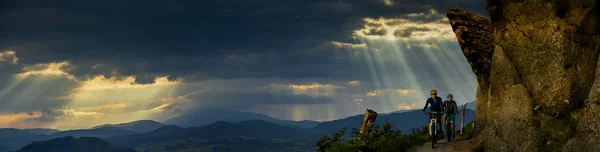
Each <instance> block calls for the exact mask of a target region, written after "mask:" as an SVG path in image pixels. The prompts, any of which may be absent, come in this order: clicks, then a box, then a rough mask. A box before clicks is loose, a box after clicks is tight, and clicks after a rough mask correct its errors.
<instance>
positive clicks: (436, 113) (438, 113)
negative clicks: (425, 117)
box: [426, 111, 443, 115]
mask: <svg viewBox="0 0 600 152" xmlns="http://www.w3.org/2000/svg"><path fill="white" fill-rule="evenodd" d="M426 113H427V114H433V115H440V114H443V112H435V111H434V112H426Z"/></svg>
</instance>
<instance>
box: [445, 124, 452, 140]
mask: <svg viewBox="0 0 600 152" xmlns="http://www.w3.org/2000/svg"><path fill="white" fill-rule="evenodd" d="M450 127H452V125H450V123H448V122H446V135H447V136H448V142H450V140H452V128H450Z"/></svg>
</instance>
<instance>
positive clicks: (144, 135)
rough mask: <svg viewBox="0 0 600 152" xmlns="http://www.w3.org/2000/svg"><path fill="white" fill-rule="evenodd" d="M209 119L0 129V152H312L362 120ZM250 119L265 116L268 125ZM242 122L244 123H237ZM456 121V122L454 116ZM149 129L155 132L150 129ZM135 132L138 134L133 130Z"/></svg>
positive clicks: (401, 115) (399, 118)
mask: <svg viewBox="0 0 600 152" xmlns="http://www.w3.org/2000/svg"><path fill="white" fill-rule="evenodd" d="M242 114H245V115H243V117H242V118H238V117H235V116H236V115H238V116H239V115H242ZM213 115H215V114H212V115H208V116H204V117H198V118H197V119H200V120H202V121H201V122H202V123H207V122H208V121H207V119H204V118H211V120H215V122H213V123H209V124H207V125H203V126H198V127H189V128H182V127H180V126H177V125H164V124H161V123H158V122H153V121H146V120H142V121H135V122H130V123H123V124H109V125H101V126H97V127H92V128H91V129H82V130H67V131H60V132H57V133H54V134H51V135H46V134H45V133H46V132H44V131H31V130H29V131H25V130H19V129H0V152H5V151H7V150H2V149H1V148H2V147H1V146H2V145H4V146H6V147H5V148H4V149H9V150H17V149H19V148H22V147H23V146H25V145H27V144H29V143H31V142H33V141H44V140H49V139H55V138H65V137H71V138H74V137H96V138H102V139H103V140H106V141H107V142H109V143H110V144H112V145H118V146H123V147H128V148H134V149H137V150H139V151H172V150H190V151H244V150H248V149H252V150H256V151H284V150H290V151H315V149H314V148H315V145H314V144H315V142H316V140H317V139H318V138H319V137H321V136H323V135H326V134H330V133H333V132H335V131H339V130H340V129H342V128H348V129H352V128H358V127H359V126H360V123H361V122H362V119H363V115H356V116H351V117H347V118H343V119H339V120H334V121H327V122H322V123H319V124H318V125H315V126H314V127H312V128H301V127H298V126H294V125H290V124H294V123H297V122H293V121H285V120H277V119H274V118H270V117H266V116H264V115H260V114H253V113H246V112H240V113H234V114H232V115H226V114H224V115H226V116H227V117H221V118H230V119H227V120H221V121H216V118H212V117H210V116H213ZM474 115H475V112H474V111H473V110H470V109H468V110H467V111H466V118H467V119H466V120H465V123H468V122H470V121H472V120H473V118H474ZM191 116H192V115H189V116H183V117H190V118H185V119H183V117H181V118H179V119H181V120H187V119H190V120H189V121H180V120H177V119H173V120H171V121H172V122H177V121H179V122H189V124H192V122H193V120H194V119H192V118H193V117H191ZM251 118H265V119H268V120H270V121H267V120H264V119H251ZM427 118H428V117H427V116H426V115H423V114H422V113H421V111H420V110H408V111H403V112H392V113H387V114H380V115H379V116H378V117H377V119H376V121H375V125H382V124H385V122H386V120H387V121H390V122H391V123H392V124H393V125H394V126H395V128H396V129H400V130H401V131H402V132H403V133H409V131H410V129H412V128H421V127H423V126H425V125H426V123H427ZM244 119H250V120H245V121H241V120H244ZM456 119H457V121H460V116H457V118H456ZM231 121H234V122H231ZM273 121H274V122H279V123H282V122H289V123H287V124H288V125H281V124H278V123H273ZM202 123H197V124H202ZM146 125H147V126H146ZM158 126H161V127H158ZM153 127H157V128H156V129H154V130H151V129H152V128H153ZM304 127H306V126H304ZM136 128H137V129H138V130H141V131H138V132H135V131H134V130H136ZM140 128H142V129H140ZM144 129H146V130H144ZM42 130H44V129H42ZM148 130H151V131H148ZM64 140H72V139H64Z"/></svg>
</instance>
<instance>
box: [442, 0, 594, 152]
mask: <svg viewBox="0 0 600 152" xmlns="http://www.w3.org/2000/svg"><path fill="white" fill-rule="evenodd" d="M487 3H488V4H487V9H488V11H489V13H490V20H489V21H491V23H490V22H489V21H488V20H487V19H485V18H483V17H481V16H478V15H475V14H472V13H468V12H466V11H464V10H461V9H451V10H449V11H448V18H449V20H450V23H451V24H452V28H453V29H454V30H455V33H456V35H457V38H458V42H459V44H460V45H461V48H462V49H463V53H464V54H465V57H466V58H467V60H468V61H469V63H470V64H471V67H472V69H473V72H474V73H475V74H476V75H477V79H478V82H479V86H478V90H477V116H476V126H477V127H476V128H477V129H476V132H477V133H478V134H479V139H481V140H482V142H483V144H484V148H485V149H486V150H489V151H555V150H563V151H600V145H599V144H598V143H597V142H596V141H595V139H598V138H599V137H600V120H599V119H600V107H599V104H600V62H599V60H598V56H599V50H600V1H596V0H557V1H546V0H528V1H512V0H511V1H509V0H506V1H500V0H488V1H487ZM490 29H491V30H490ZM486 33H487V34H486Z"/></svg>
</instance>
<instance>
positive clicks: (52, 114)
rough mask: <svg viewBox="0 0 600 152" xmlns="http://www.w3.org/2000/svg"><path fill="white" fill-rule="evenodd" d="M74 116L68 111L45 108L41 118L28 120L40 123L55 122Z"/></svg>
mask: <svg viewBox="0 0 600 152" xmlns="http://www.w3.org/2000/svg"><path fill="white" fill-rule="evenodd" d="M71 116H74V112H73V111H70V110H67V109H59V108H44V109H42V111H41V115H40V117H37V118H28V119H26V120H28V121H39V122H54V121H56V120H58V119H59V118H63V117H71Z"/></svg>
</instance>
